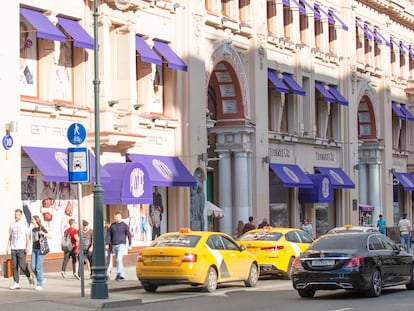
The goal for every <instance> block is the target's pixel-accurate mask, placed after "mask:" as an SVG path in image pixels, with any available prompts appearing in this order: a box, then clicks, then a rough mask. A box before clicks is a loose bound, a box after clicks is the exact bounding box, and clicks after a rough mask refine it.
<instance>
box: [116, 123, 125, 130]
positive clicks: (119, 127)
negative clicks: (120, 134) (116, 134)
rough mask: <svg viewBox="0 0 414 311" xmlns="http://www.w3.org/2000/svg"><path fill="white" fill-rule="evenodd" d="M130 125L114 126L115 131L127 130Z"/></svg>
mask: <svg viewBox="0 0 414 311" xmlns="http://www.w3.org/2000/svg"><path fill="white" fill-rule="evenodd" d="M127 127H128V125H127V124H114V129H115V130H120V129H124V128H127Z"/></svg>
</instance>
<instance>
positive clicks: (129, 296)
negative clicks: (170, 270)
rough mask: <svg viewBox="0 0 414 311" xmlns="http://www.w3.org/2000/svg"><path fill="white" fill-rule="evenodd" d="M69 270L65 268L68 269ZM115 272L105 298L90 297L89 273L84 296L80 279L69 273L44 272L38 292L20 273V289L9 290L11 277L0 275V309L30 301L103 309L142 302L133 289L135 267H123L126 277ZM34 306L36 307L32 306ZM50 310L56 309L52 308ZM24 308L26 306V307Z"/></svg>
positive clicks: (109, 282) (137, 286)
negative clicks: (123, 278) (40, 288)
mask: <svg viewBox="0 0 414 311" xmlns="http://www.w3.org/2000/svg"><path fill="white" fill-rule="evenodd" d="M67 272H68V271H67ZM115 274H116V273H115V271H114V270H113V271H112V274H111V279H110V280H108V281H107V284H108V299H91V298H90V294H91V283H92V280H91V279H89V276H86V277H85V280H84V297H82V296H81V281H80V280H77V279H76V278H74V277H73V276H72V275H71V274H70V273H68V278H62V276H61V275H60V273H59V272H48V273H45V279H46V282H45V283H44V285H43V290H42V291H37V290H35V289H34V287H30V286H29V282H28V280H27V278H26V277H25V276H24V275H21V276H20V287H21V289H19V290H13V291H12V290H10V289H9V287H10V286H11V285H12V284H13V278H10V279H5V278H3V277H2V276H1V277H0V309H2V310H6V309H7V310H11V309H12V310H17V309H15V308H14V307H13V308H12V307H11V306H13V305H14V306H16V303H19V304H26V305H28V306H30V305H29V304H32V303H33V302H40V301H41V302H43V303H46V302H53V303H54V304H56V303H60V304H62V305H63V304H64V305H66V306H71V307H72V308H73V307H75V308H74V309H75V310H76V306H78V307H81V308H82V307H83V308H86V309H93V310H96V309H102V308H104V309H106V308H114V307H121V306H131V305H138V304H141V299H139V297H138V295H137V293H136V291H135V290H136V289H139V288H141V284H140V283H139V281H138V279H137V277H136V274H135V266H128V267H125V280H124V281H121V282H117V281H115V280H114V278H115ZM33 309H37V308H35V307H34V308H33ZM53 309H55V310H56V308H55V307H54V308H53ZM26 310H27V309H26Z"/></svg>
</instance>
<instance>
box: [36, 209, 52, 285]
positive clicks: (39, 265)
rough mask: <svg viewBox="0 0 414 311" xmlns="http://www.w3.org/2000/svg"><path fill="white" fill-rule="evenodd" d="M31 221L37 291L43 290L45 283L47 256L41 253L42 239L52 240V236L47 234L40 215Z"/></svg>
mask: <svg viewBox="0 0 414 311" xmlns="http://www.w3.org/2000/svg"><path fill="white" fill-rule="evenodd" d="M31 220H32V225H33V229H32V257H31V268H32V271H33V273H34V275H35V276H36V280H37V284H36V288H35V289H36V290H42V289H43V283H44V278H43V261H44V259H45V254H42V253H41V251H40V238H41V237H44V238H46V239H51V238H52V236H51V235H50V234H49V233H48V232H47V230H46V228H45V227H44V226H43V224H42V220H41V219H40V217H39V216H38V215H33V217H32V219H31Z"/></svg>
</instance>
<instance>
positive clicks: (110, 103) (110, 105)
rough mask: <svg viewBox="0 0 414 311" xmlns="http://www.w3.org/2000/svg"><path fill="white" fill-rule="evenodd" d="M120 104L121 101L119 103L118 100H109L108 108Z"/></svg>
mask: <svg viewBox="0 0 414 311" xmlns="http://www.w3.org/2000/svg"><path fill="white" fill-rule="evenodd" d="M118 103H119V101H117V100H109V101H108V106H109V107H111V108H112V107H113V106H115V105H117V104H118Z"/></svg>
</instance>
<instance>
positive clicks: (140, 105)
mask: <svg viewBox="0 0 414 311" xmlns="http://www.w3.org/2000/svg"><path fill="white" fill-rule="evenodd" d="M142 107H144V104H135V105H134V109H135V110H138V109H139V108H142Z"/></svg>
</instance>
